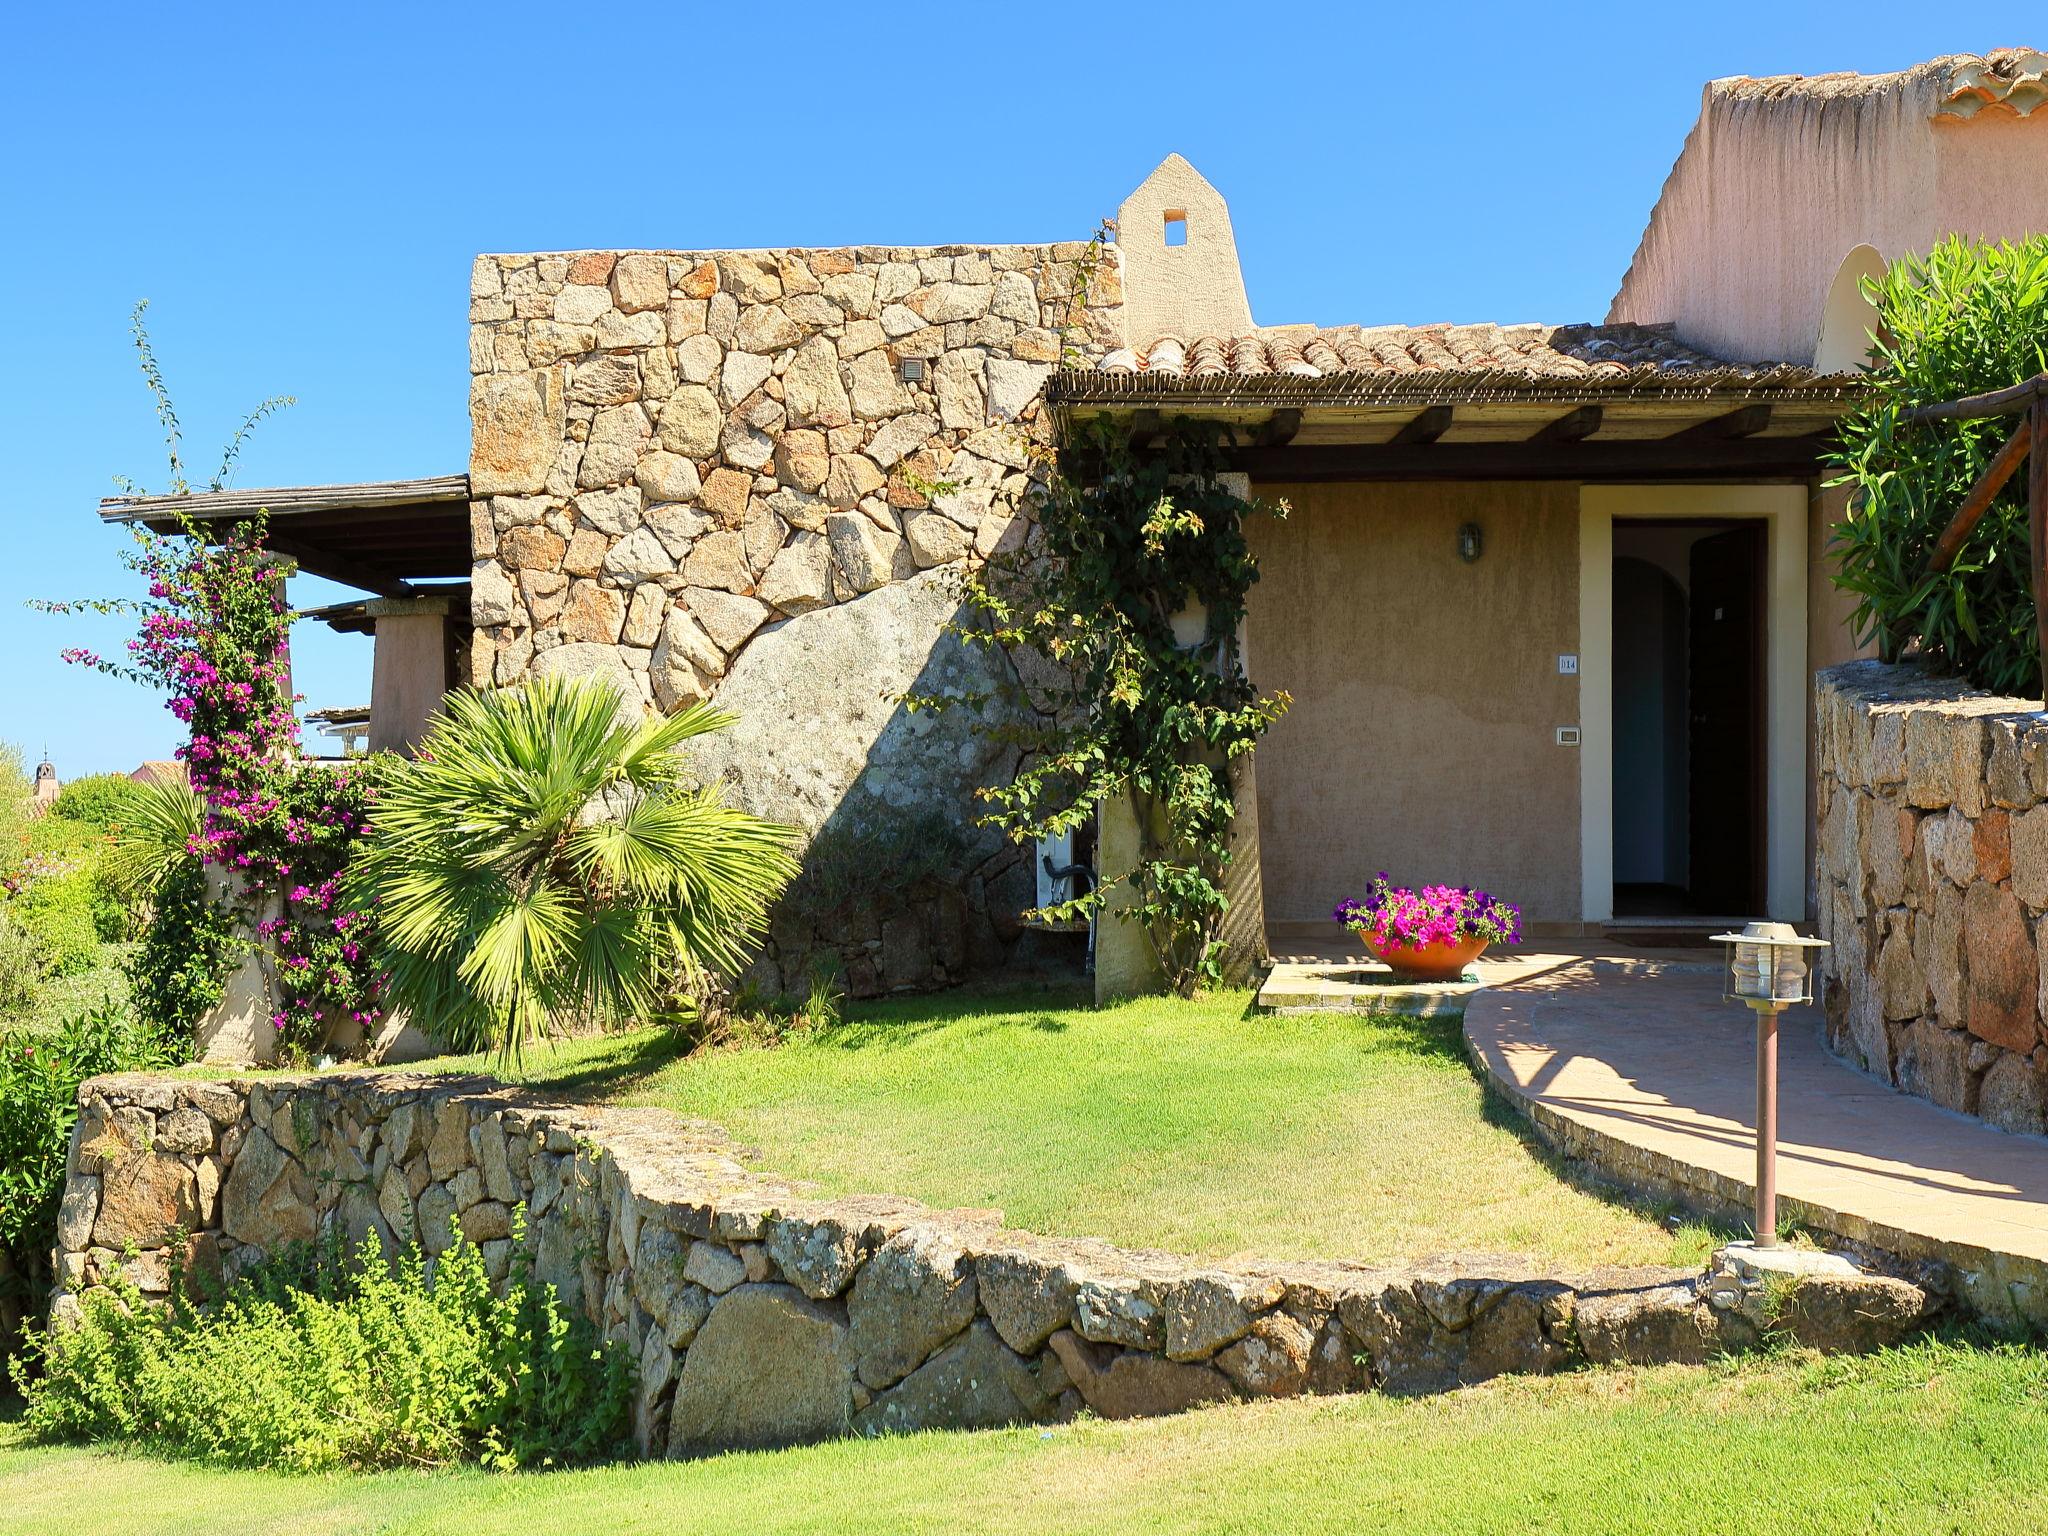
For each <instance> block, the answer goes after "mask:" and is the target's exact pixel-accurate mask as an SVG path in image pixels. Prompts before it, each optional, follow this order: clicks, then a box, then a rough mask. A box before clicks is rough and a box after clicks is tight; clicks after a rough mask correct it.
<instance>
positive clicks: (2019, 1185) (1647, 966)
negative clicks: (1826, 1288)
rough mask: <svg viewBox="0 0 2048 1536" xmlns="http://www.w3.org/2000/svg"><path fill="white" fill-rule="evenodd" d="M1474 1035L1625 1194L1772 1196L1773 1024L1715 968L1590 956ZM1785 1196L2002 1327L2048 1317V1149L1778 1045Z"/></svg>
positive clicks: (1813, 1018) (1527, 1101)
mask: <svg viewBox="0 0 2048 1536" xmlns="http://www.w3.org/2000/svg"><path fill="white" fill-rule="evenodd" d="M1465 1040H1466V1045H1467V1048H1468V1049H1469V1050H1470V1051H1471V1053H1472V1055H1473V1057H1474V1059H1475V1060H1476V1061H1477V1062H1478V1063H1479V1064H1480V1066H1481V1068H1482V1069H1483V1070H1484V1071H1485V1072H1486V1073H1487V1074H1488V1076H1490V1077H1491V1078H1492V1079H1493V1081H1494V1082H1495V1083H1496V1084H1497V1085H1498V1086H1499V1087H1500V1088H1501V1089H1502V1090H1503V1091H1504V1092H1505V1093H1506V1094H1507V1095H1508V1096H1509V1097H1510V1098H1511V1099H1513V1100H1514V1101H1515V1102H1517V1103H1518V1104H1519V1105H1520V1106H1521V1107H1522V1109H1523V1110H1524V1111H1525V1112H1526V1113H1528V1114H1529V1116H1530V1117H1531V1118H1532V1119H1533V1120H1534V1121H1535V1122H1536V1124H1537V1126H1538V1127H1539V1128H1540V1129H1541V1130H1542V1132H1543V1134H1544V1135H1545V1137H1546V1138H1547V1139H1548V1140H1550V1141H1551V1142H1552V1143H1553V1144H1555V1145H1558V1146H1559V1147H1561V1148H1562V1149H1563V1150H1565V1151H1566V1152H1568V1153H1569V1154H1571V1155H1572V1156H1575V1157H1582V1158H1585V1159H1586V1160H1588V1161H1589V1162H1591V1163H1593V1164H1594V1165H1595V1166H1598V1167H1600V1168H1603V1169H1605V1170H1606V1171H1608V1172H1610V1173H1612V1174H1613V1175H1615V1176H1616V1177H1618V1178H1620V1179H1622V1180H1623V1181H1625V1182H1627V1183H1630V1184H1634V1185H1637V1186H1639V1187H1645V1188H1651V1189H1658V1190H1666V1191H1670V1192H1673V1193H1677V1194H1679V1195H1681V1196H1682V1197H1686V1198H1689V1199H1691V1200H1694V1201H1696V1202H1697V1201H1705V1202H1707V1203H1709V1204H1713V1205H1718V1206H1721V1207H1723V1208H1726V1209H1728V1210H1730V1211H1740V1210H1746V1209H1748V1208H1749V1207H1750V1205H1751V1203H1752V1202H1753V1200H1754V1198H1755V1191H1754V1185H1753V1182H1752V1181H1753V1179H1754V1177H1755V1171H1756V1152H1755V1146H1756V1143H1755V1140H1754V1135H1755V1130H1754V1128H1755V1093H1756V1028H1755V1024H1754V1022H1753V1016H1752V1015H1751V1014H1750V1012H1749V1010H1747V1009H1746V1008H1743V1007H1741V1006H1740V1005H1738V1004H1735V1003H1730V1002H1724V1001H1723V1000H1722V998H1721V977H1720V969H1719V966H1718V964H1717V963H1716V958H1715V957H1713V956H1710V955H1700V956H1697V957H1693V956H1691V955H1689V954H1688V955H1686V956H1685V957H1684V958H1676V957H1674V958H1670V959H1664V958H1657V959H1644V958H1641V957H1635V958H1589V959H1584V960H1580V961H1577V962H1575V963H1572V964H1570V965H1566V966H1563V967H1561V968H1557V969H1553V970H1549V971H1546V972H1545V973H1543V974H1541V975H1537V976H1533V977H1530V978H1528V979H1526V980H1520V981H1516V982H1513V983H1510V984H1508V985H1506V986H1498V987H1491V988H1488V989H1487V990H1485V991H1482V992H1479V993H1476V994H1475V995H1474V996H1472V997H1471V998H1470V999H1469V1000H1468V1003H1467V1007H1466V1011H1465ZM1778 1053H1779V1090H1778V1146H1779V1150H1778V1198H1779V1207H1780V1210H1781V1212H1782V1213H1784V1214H1786V1215H1789V1216H1791V1217H1793V1218H1795V1219H1797V1220H1799V1221H1801V1222H1804V1223H1806V1224H1807V1225H1809V1226H1811V1227H1814V1228H1817V1229H1819V1230H1821V1231H1826V1232H1831V1233H1834V1234H1836V1235H1838V1236H1841V1237H1845V1238H1849V1239H1851V1240H1853V1241H1856V1242H1862V1243H1868V1244H1871V1245H1872V1246H1874V1247H1878V1248H1882V1249H1885V1250H1887V1251H1889V1252H1891V1253H1895V1254H1898V1255H1900V1256H1901V1257H1904V1258H1907V1259H1912V1260H1921V1261H1928V1262H1932V1263H1934V1264H1936V1265H1939V1266H1943V1267H1944V1268H1946V1269H1948V1270H1949V1271H1950V1272H1951V1276H1950V1278H1951V1280H1952V1282H1953V1284H1954V1285H1955V1286H1956V1288H1957V1290H1958V1293H1959V1295H1960V1296H1961V1297H1962V1298H1963V1299H1964V1300H1966V1301H1967V1302H1968V1303H1969V1304H1970V1305H1972V1306H1973V1307H1974V1308H1975V1309H1976V1310H1978V1311H1979V1312H1981V1313H1983V1314H1985V1315H1986V1316H1989V1317H1994V1318H2001V1319H2003V1318H2011V1317H2013V1316H2016V1315H2017V1316H2022V1317H2027V1318H2032V1319H2035V1320H2037V1321H2048V1139H2042V1138H2037V1137H2032V1136H2011V1135H2007V1134H2006V1133H2004V1132H2002V1131H1996V1130H1993V1129H1991V1128H1990V1127H1989V1126H1986V1125H1983V1124H1981V1123H1979V1122H1977V1121H1975V1120H1972V1119H1969V1118H1967V1117H1965V1116H1962V1115H1957V1114H1952V1113H1950V1112H1949V1111H1947V1110H1944V1109H1937V1108H1936V1107H1935V1106H1934V1105H1932V1104H1929V1103H1927V1102H1925V1101H1924V1100H1921V1099H1916V1098H1911V1097H1908V1096H1906V1095H1904V1094H1899V1093H1895V1092H1893V1091H1892V1090H1890V1089H1889V1088H1887V1087H1885V1086H1884V1085H1883V1084H1881V1083H1879V1082H1877V1081H1875V1080H1874V1079H1872V1078H1869V1077H1866V1076H1864V1075H1863V1074H1862V1073H1860V1072H1856V1071H1853V1070H1851V1069H1850V1068H1848V1067H1846V1066H1844V1065H1843V1064H1842V1063H1841V1062H1839V1061H1837V1060H1836V1059H1835V1058H1834V1057H1833V1056H1830V1055H1829V1054H1828V1053H1827V1051H1826V1049H1825V1047H1824V1046H1823V1044H1822V1040H1821V1025H1820V1018H1819V1014H1818V1012H1817V1010H1815V1009H1812V1008H1798V1009H1792V1010H1789V1011H1788V1012H1787V1013H1786V1014H1785V1016H1784V1022H1783V1024H1782V1025H1781V1027H1780V1030H1779V1045H1778Z"/></svg>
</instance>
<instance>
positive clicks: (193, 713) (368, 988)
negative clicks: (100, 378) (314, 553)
mask: <svg viewBox="0 0 2048 1536" xmlns="http://www.w3.org/2000/svg"><path fill="white" fill-rule="evenodd" d="M135 337H136V347H137V349H138V351H139V352H140V353H141V354H142V371H143V376H144V378H145V379H146V380H147V381H148V383H149V386H150V390H151V393H152V394H153V395H154V396H155V397H156V402H157V414H158V417H159V419H160V420H161V421H163V423H164V426H165V429H166V434H167V442H168V445H169V448H170V463H171V475H172V490H173V492H174V493H178V494H182V493H185V492H187V491H189V490H190V486H189V485H188V484H187V482H186V480H185V476H184V466H183V464H182V462H181V461H180V458H179V452H178V425H177V416H176V413H175V412H174V411H173V410H172V408H171V405H170V400H169V397H168V395H167V394H166V392H165V390H164V387H163V382H162V379H161V376H160V375H159V374H158V372H157V368H156V361H155V358H154V356H153V355H152V353H151V351H150V347H149V339H148V335H147V332H146V331H145V330H144V328H143V325H142V310H141V308H140V307H138V308H137V310H136V315H135ZM289 403H290V402H289V401H288V400H271V401H265V402H264V404H263V406H261V407H260V408H259V409H258V410H257V411H256V412H255V413H254V414H253V415H251V416H250V417H249V419H248V420H247V421H245V422H244V423H243V425H242V427H241V429H240V430H238V431H237V432H236V433H235V435H234V437H233V439H232V440H231V441H230V443H229V445H228V451H227V453H226V455H225V457H224V459H223V461H222V464H221V469H220V472H219V473H218V474H217V475H216V476H215V477H214V479H213V482H212V487H213V488H214V489H219V488H220V486H221V485H222V484H223V483H224V481H225V478H226V475H227V473H228V471H229V469H230V468H231V467H232V465H233V463H234V459H235V456H236V453H237V451H238V450H239V448H240V445H241V442H242V440H243V438H244V437H245V436H246V435H247V433H248V431H249V430H250V428H252V427H253V426H254V425H255V424H256V423H257V422H259V421H261V420H262V419H263V417H264V416H265V415H267V414H269V413H270V412H271V411H273V410H275V409H277V408H278V407H279V406H280V405H284V404H289ZM265 531H266V530H265V519H264V518H263V517H262V516H261V515H260V514H259V515H257V516H254V517H251V518H247V519H244V520H241V521H237V522H235V523H232V524H228V525H225V526H223V525H218V524H209V525H207V526H205V527H201V526H199V525H198V524H196V523H194V522H193V521H191V520H190V519H188V518H185V517H184V516H183V515H182V514H180V518H179V524H178V528H177V531H175V532H172V533H164V534H158V533H153V532H151V531H150V530H148V529H146V528H140V527H138V528H137V529H136V530H135V547H134V548H133V549H131V550H129V551H127V552H126V553H125V554H124V555H123V557H122V558H123V563H125V564H126V565H127V566H128V568H129V569H130V570H132V571H134V572H135V573H136V574H137V575H138V576H139V577H140V578H141V579H142V581H143V583H144V584H145V586H146V588H147V590H148V594H149V595H148V597H147V598H145V599H128V598H115V599H105V600H93V601H88V602H83V603H41V604H37V605H36V606H38V607H40V608H42V609H43V610H45V611H46V612H55V613H64V612H73V611H91V612H97V613H102V614H109V613H126V614H133V615H135V616H136V617H137V619H138V625H137V634H136V637H135V638H134V639H132V640H130V641H129V642H128V645H127V650H128V655H127V658H126V659H125V660H119V659H112V658H108V657H103V656H100V655H98V654H96V653H95V652H93V651H91V650H87V649H83V648H73V649H70V650H67V651H65V652H64V653H63V655H64V659H65V660H66V661H70V662H73V663H75V664H77V665H80V666H86V667H91V668H93V669H94V670H96V671H100V672H105V673H109V674H111V675H113V676H116V677H122V678H126V679H128V680H130V681H133V682H138V683H141V684H143V685H144V686H146V687H150V688H154V689H156V690H158V691H160V692H162V693H163V694H165V695H166V701H165V707H166V708H168V709H169V710H170V712H171V713H172V714H173V715H175V716H177V718H178V719H179V720H180V721H182V722H183V723H184V724H185V726H186V727H187V730H188V732H189V735H188V738H187V740H186V741H185V743H184V745H182V746H180V747H179V748H178V749H177V755H178V757H179V758H180V759H182V760H183V761H184V763H185V766H186V770H187V772H188V773H189V775H190V777H191V780H192V788H193V789H194V791H195V792H197V794H198V795H199V797H200V799H201V800H202V801H203V803H204V807H205V810H204V815H203V817H202V819H201V823H200V828H199V831H198V832H197V833H196V834H195V835H193V836H192V838H191V839H190V844H189V851H190V853H191V854H192V856H193V857H194V858H195V859H198V860H200V861H202V862H203V863H205V864H208V865H212V866H214V867H216V868H218V869H221V870H225V871H228V872H230V873H232V874H233V875H234V876H235V877H236V878H235V879H234V880H232V881H228V882H221V883H220V884H221V886H222V888H224V889H226V890H229V891H235V892H238V894H236V895H234V896H233V897H230V898H224V899H231V900H232V901H233V902H234V903H235V905H236V906H237V908H238V909H239V913H240V915H241V917H242V918H243V919H244V921H245V924H246V925H247V926H249V927H251V928H253V929H255V930H256V932H258V933H260V934H261V935H262V937H263V938H264V939H265V940H267V943H266V944H265V945H263V946H262V949H263V951H264V952H265V953H267V954H268V955H269V956H271V957H273V958H274V961H275V973H274V975H273V978H272V981H273V985H272V989H271V990H272V998H273V1005H274V1010H275V1011H274V1012H273V1014H272V1018H271V1023H272V1024H273V1026H274V1027H275V1028H276V1030H277V1034H278V1045H279V1048H280V1052H281V1054H283V1055H286V1056H288V1057H303V1056H306V1055H308V1054H310V1053H311V1052H312V1051H313V1050H314V1049H315V1048H316V1047H318V1046H319V1045H320V1043H321V1042H322V1040H323V1039H324V1037H325V1036H326V1034H327V1032H328V1027H329V1024H330V1023H331V1022H332V1021H333V1020H335V1019H337V1018H338V1017H340V1016H342V1015H348V1016H351V1017H353V1018H354V1019H355V1020H356V1021H357V1022H359V1023H361V1024H363V1025H365V1026H366V1027H367V1026H368V1025H369V1024H371V1023H373V1022H375V1020H376V1018H377V1016H378V1013H379V1004H378V998H379V993H380V990H381V983H380V981H379V978H378V977H377V975H376V973H375V970H374V968H373V966H372V965H371V963H370V960H369V944H368V939H369V933H368V926H369V918H368V916H367V914H365V913H363V912H360V911H357V910H354V909H353V908H351V907H349V906H348V905H347V904H346V903H345V902H344V901H343V900H342V898H341V895H340V891H341V876H342V872H343V869H344V867H345V866H346V864H347V861H348V856H349V851H350V848H351V846H352V844H353V842H354V840H355V839H356V838H357V837H358V836H359V835H360V834H361V833H362V832H363V831H364V830H365V828H366V825H367V822H366V816H367V810H368V802H369V797H370V795H371V793H372V792H373V789H374V785H373V779H374V770H373V769H371V768H370V767H368V766H366V765H349V766H347V767H343V768H339V769H334V768H330V767H329V766H327V765H325V764H319V763H308V762H305V761H303V760H302V759H301V758H300V757H299V724H298V718H297V716H296V714H295V713H294V711H293V705H294V704H295V703H296V702H297V699H296V696H295V695H294V694H293V693H292V692H291V672H290V661H289V653H288V646H287V642H288V637H289V635H290V631H291V612H290V609H289V608H288V606H287V605H286V603H285V598H284V578H285V577H286V576H287V575H288V574H289V572H290V569H291V566H290V563H289V562H288V561H284V560H281V559H280V558H279V557H277V556H275V555H273V554H272V553H271V552H270V551H269V550H267V549H266V548H265V547H264V535H265ZM144 1001H145V1003H146V1000H144Z"/></svg>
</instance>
